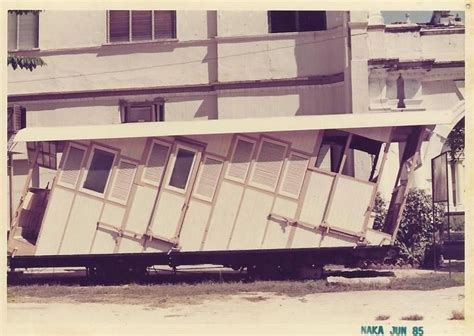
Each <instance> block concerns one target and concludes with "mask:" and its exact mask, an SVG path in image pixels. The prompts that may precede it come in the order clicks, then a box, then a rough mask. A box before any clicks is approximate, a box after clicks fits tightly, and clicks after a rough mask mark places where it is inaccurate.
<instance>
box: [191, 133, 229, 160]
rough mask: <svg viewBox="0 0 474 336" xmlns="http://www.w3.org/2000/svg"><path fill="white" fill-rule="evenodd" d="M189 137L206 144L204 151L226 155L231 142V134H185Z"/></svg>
mask: <svg viewBox="0 0 474 336" xmlns="http://www.w3.org/2000/svg"><path fill="white" fill-rule="evenodd" d="M186 137H187V138H191V139H194V140H197V141H200V142H203V143H205V144H207V146H206V153H212V154H216V155H220V156H224V157H227V154H229V150H230V145H231V143H232V134H216V135H187V136H186Z"/></svg>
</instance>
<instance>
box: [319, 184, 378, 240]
mask: <svg viewBox="0 0 474 336" xmlns="http://www.w3.org/2000/svg"><path fill="white" fill-rule="evenodd" d="M374 188H375V186H373V185H369V184H368V183H363V182H359V181H356V180H353V179H351V178H347V177H345V176H340V178H339V180H338V181H337V187H336V192H335V193H334V199H333V203H332V205H331V209H330V211H329V215H328V218H327V222H328V224H329V225H330V226H331V227H337V228H341V229H346V230H350V231H354V232H360V231H362V230H363V224H364V218H365V214H366V212H367V208H368V206H369V204H370V200H371V196H372V191H373V189H374Z"/></svg>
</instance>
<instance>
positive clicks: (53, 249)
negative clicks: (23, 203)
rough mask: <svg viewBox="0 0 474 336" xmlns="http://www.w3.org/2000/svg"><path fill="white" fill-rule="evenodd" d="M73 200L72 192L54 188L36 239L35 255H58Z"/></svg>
mask: <svg viewBox="0 0 474 336" xmlns="http://www.w3.org/2000/svg"><path fill="white" fill-rule="evenodd" d="M73 198H74V192H73V191H72V190H66V189H63V188H54V191H53V192H52V194H51V197H50V199H49V201H48V207H47V210H46V213H45V217H44V219H43V223H42V227H41V232H40V235H39V237H38V243H37V248H36V252H35V254H36V255H51V254H57V253H58V249H59V244H60V243H61V237H62V235H63V232H64V228H65V226H66V222H67V218H68V215H69V211H70V209H71V205H72V200H73Z"/></svg>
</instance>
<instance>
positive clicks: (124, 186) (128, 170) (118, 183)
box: [110, 161, 137, 203]
mask: <svg viewBox="0 0 474 336" xmlns="http://www.w3.org/2000/svg"><path fill="white" fill-rule="evenodd" d="M136 171H137V165H136V164H134V163H131V162H126V161H120V162H119V165H118V167H117V173H116V176H115V181H114V185H113V186H112V193H111V195H110V197H111V198H113V199H116V200H119V201H121V202H123V203H126V202H127V200H128V196H129V194H130V190H131V189H132V184H133V179H134V178H135V173H136Z"/></svg>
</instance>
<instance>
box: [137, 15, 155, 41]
mask: <svg viewBox="0 0 474 336" xmlns="http://www.w3.org/2000/svg"><path fill="white" fill-rule="evenodd" d="M151 33H152V28H151V11H132V41H147V40H151V39H152V35H151Z"/></svg>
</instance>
